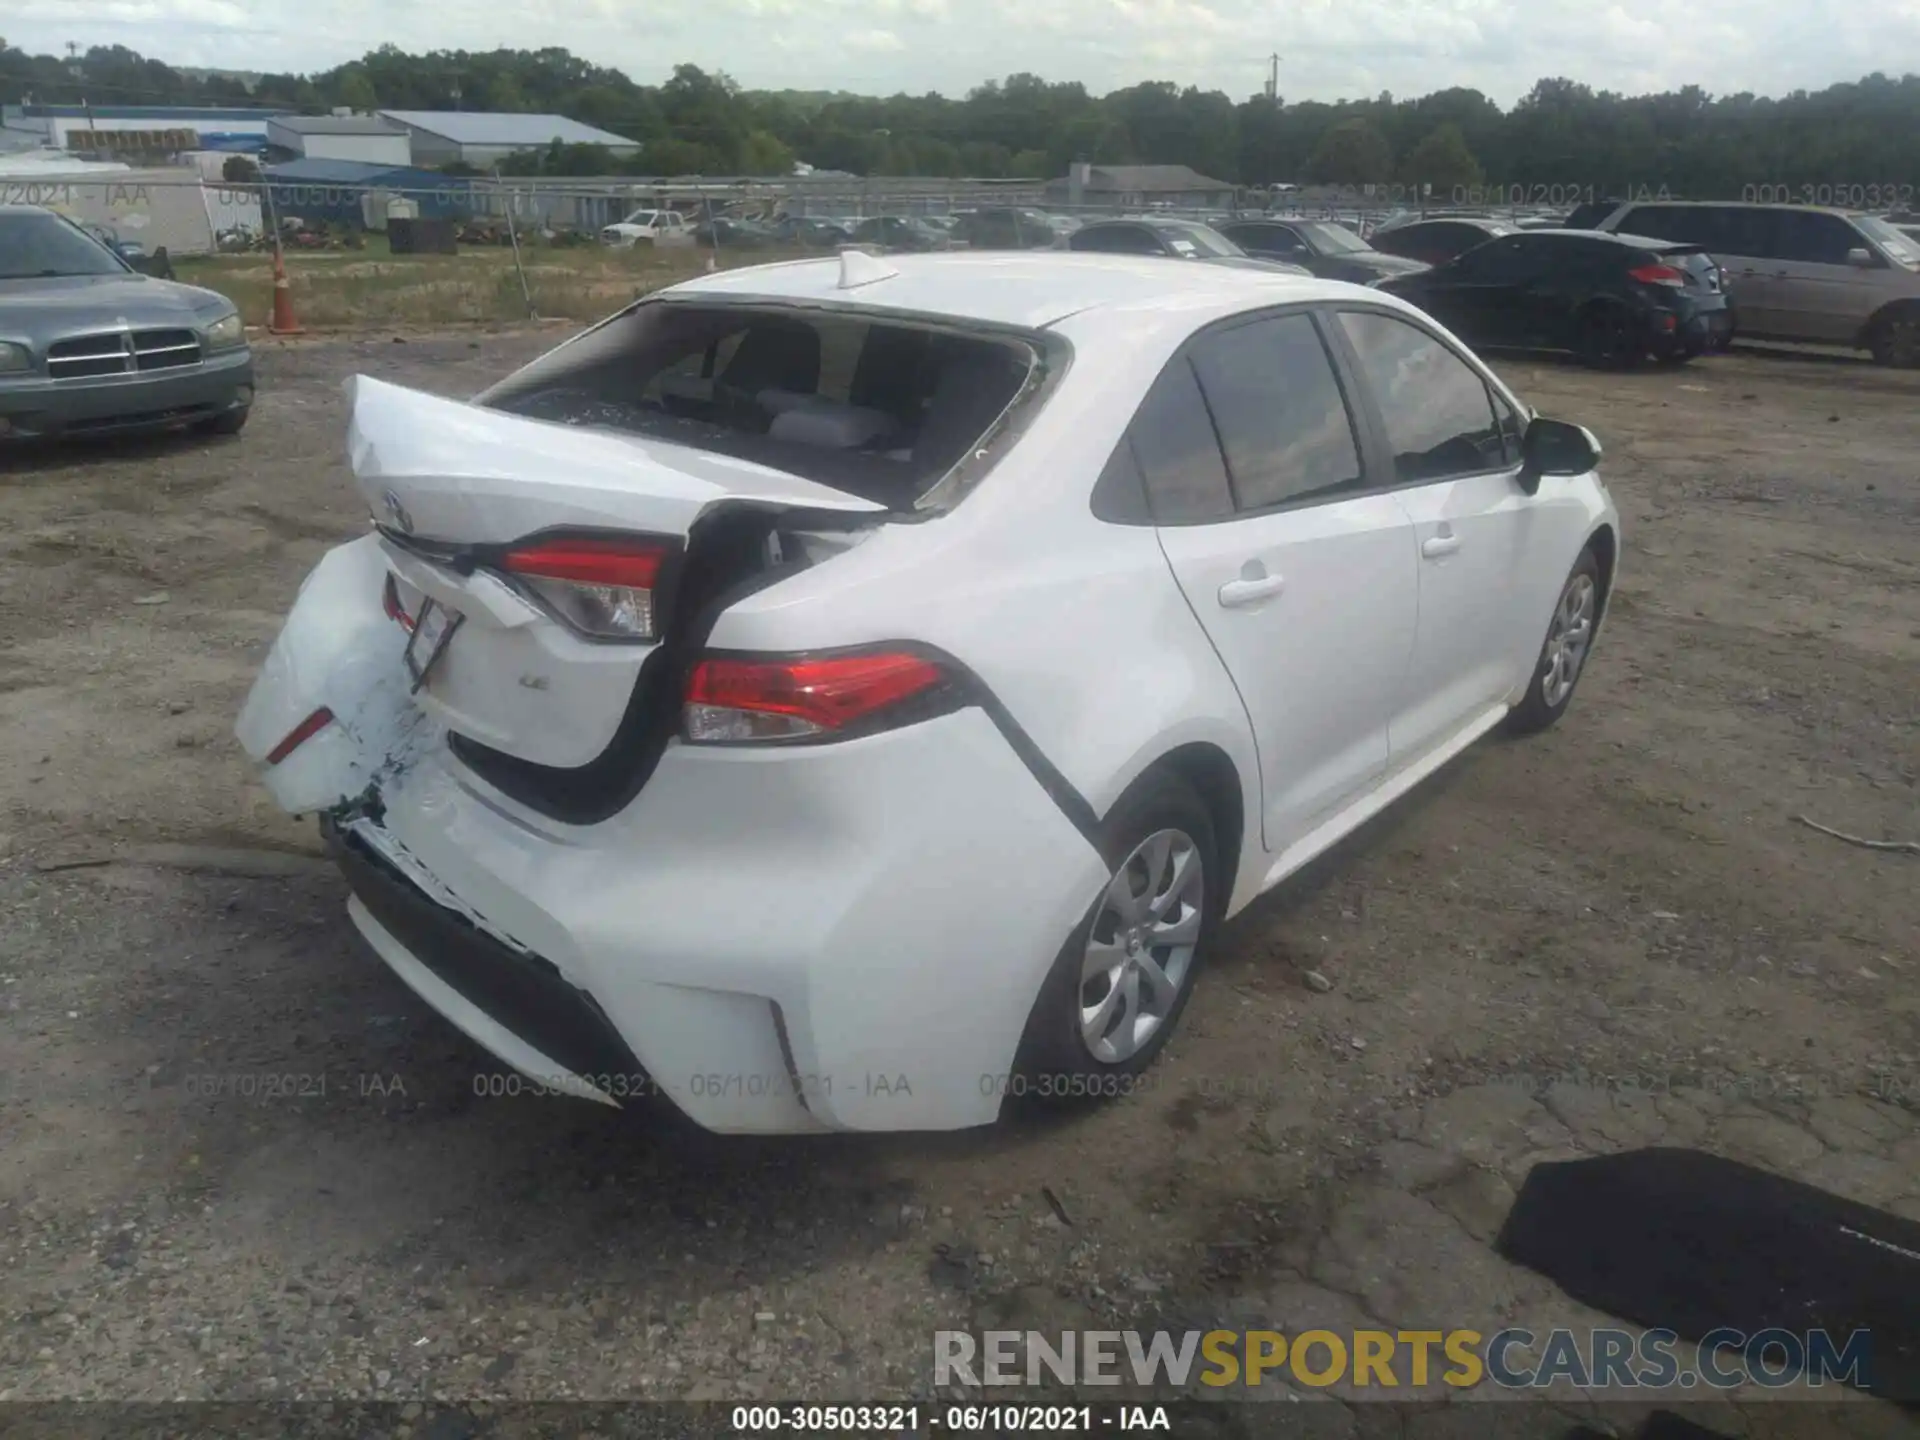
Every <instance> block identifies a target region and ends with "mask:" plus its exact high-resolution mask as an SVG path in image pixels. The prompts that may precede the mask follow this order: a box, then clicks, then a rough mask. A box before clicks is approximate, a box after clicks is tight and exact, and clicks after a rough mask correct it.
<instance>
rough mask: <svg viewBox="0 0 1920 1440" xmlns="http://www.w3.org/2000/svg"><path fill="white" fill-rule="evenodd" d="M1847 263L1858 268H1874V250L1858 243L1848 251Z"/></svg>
mask: <svg viewBox="0 0 1920 1440" xmlns="http://www.w3.org/2000/svg"><path fill="white" fill-rule="evenodd" d="M1847 264H1849V265H1851V266H1853V268H1854V269H1856V270H1871V269H1873V252H1872V251H1871V250H1869V249H1867V247H1866V246H1864V245H1856V246H1854V247H1853V249H1851V250H1849V251H1847Z"/></svg>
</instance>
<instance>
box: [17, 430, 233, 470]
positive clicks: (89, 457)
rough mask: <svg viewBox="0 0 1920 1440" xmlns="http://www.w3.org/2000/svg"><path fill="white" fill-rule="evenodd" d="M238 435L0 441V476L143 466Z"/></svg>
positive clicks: (186, 432)
mask: <svg viewBox="0 0 1920 1440" xmlns="http://www.w3.org/2000/svg"><path fill="white" fill-rule="evenodd" d="M238 440H239V437H238V436H234V435H210V434H206V433H204V432H202V431H198V430H191V429H182V430H160V431H141V432H136V433H132V434H122V435H76V436H69V437H63V438H61V439H58V440H13V441H0V477H7V476H18V475H37V474H46V473H47V472H49V471H55V470H74V469H80V468H88V469H91V468H93V467H95V466H100V465H144V464H151V463H153V462H154V461H156V460H164V459H169V458H177V457H178V456H179V455H180V454H181V453H182V452H184V451H190V450H193V449H196V448H202V447H209V446H215V445H231V444H235V443H237V442H238Z"/></svg>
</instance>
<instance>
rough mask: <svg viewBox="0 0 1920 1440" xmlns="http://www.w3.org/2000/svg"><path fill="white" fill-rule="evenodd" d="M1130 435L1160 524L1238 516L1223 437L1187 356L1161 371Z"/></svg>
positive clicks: (1134, 452) (1181, 356)
mask: <svg viewBox="0 0 1920 1440" xmlns="http://www.w3.org/2000/svg"><path fill="white" fill-rule="evenodd" d="M1127 434H1128V438H1129V441H1130V443H1131V444H1132V446H1133V455H1134V459H1135V460H1136V461H1137V462H1138V463H1139V466H1140V473H1141V474H1142V475H1143V476H1144V477H1145V478H1146V483H1147V504H1148V506H1149V507H1150V508H1151V510H1152V511H1153V518H1154V520H1155V522H1156V523H1158V524H1161V525H1192V524H1196V523H1198V522H1201V521H1206V520H1225V519H1229V518H1230V517H1231V516H1232V515H1233V496H1232V492H1231V491H1229V490H1228V488H1227V472H1226V468H1225V467H1224V466H1223V465H1222V464H1221V463H1220V442H1219V441H1218V440H1217V439H1216V438H1215V437H1214V433H1213V422H1212V421H1211V420H1209V419H1208V418H1207V406H1206V402H1205V401H1204V400H1202V399H1201V398H1200V387H1199V385H1198V384H1197V383H1196V382H1195V381H1194V378H1193V366H1192V365H1191V364H1190V363H1189V362H1188V360H1187V358H1186V356H1184V355H1180V356H1175V357H1174V359H1173V361H1172V363H1170V364H1169V365H1168V366H1167V368H1166V369H1165V370H1163V371H1161V372H1160V378H1159V379H1158V380H1156V381H1154V383H1153V389H1151V390H1150V391H1148V392H1147V398H1146V399H1145V400H1144V401H1143V402H1142V403H1141V406H1140V413H1139V414H1138V415H1136V416H1134V417H1133V425H1132V426H1131V427H1130V428H1129V430H1128V432H1127Z"/></svg>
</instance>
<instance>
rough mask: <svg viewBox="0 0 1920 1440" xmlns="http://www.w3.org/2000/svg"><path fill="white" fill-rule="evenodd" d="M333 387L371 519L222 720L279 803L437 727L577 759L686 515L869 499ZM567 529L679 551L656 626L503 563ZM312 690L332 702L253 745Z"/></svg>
mask: <svg viewBox="0 0 1920 1440" xmlns="http://www.w3.org/2000/svg"><path fill="white" fill-rule="evenodd" d="M349 393H350V397H351V400H352V404H353V419H352V425H351V428H350V431H349V439H348V449H349V454H350V458H351V460H352V464H353V471H354V476H355V479H356V481H357V482H358V484H359V486H360V489H361V491H362V493H363V494H364V495H365V497H366V500H367V504H368V506H369V508H370V509H371V510H372V512H373V515H374V519H375V521H376V523H377V524H378V525H379V526H380V527H381V533H379V534H378V535H369V536H366V537H365V538H363V539H361V540H357V541H354V542H352V543H351V544H348V545H344V546H341V547H339V548H337V549H335V550H333V551H330V552H329V553H328V554H327V555H326V556H325V557H324V558H323V559H322V560H321V562H320V564H319V565H318V566H317V567H316V568H315V570H314V572H313V573H312V574H311V575H310V576H308V578H307V580H306V581H305V582H304V583H303V584H302V586H301V590H300V594H299V596H298V598H297V599H296V600H295V602H294V606H293V609H292V611H291V613H290V614H289V615H288V617H287V620H286V623H285V624H284V626H283V627H282V630H281V633H280V636H279V638H278V639H277V640H276V641H275V642H274V647H273V650H272V652H271V653H270V655H269V656H268V658H267V661H266V664H265V665H264V666H263V667H262V669H261V673H260V675H259V677H258V678H257V679H256V680H255V682H254V686H253V689H252V691H251V693H250V694H249V695H248V697H247V701H246V705H245V706H244V708H243V709H242V712H241V715H240V719H239V722H238V724H237V726H236V733H237V735H238V737H239V739H240V741H241V744H242V746H243V747H244V748H245V749H246V751H247V753H248V754H249V755H250V756H251V757H252V758H253V759H254V760H255V761H256V762H258V763H260V764H261V765H262V766H263V767H264V768H265V770H266V778H267V783H268V786H269V788H270V789H271V790H272V791H273V792H274V795H275V797H276V799H278V800H279V802H280V803H281V804H282V805H283V806H284V807H285V808H287V809H288V810H290V811H293V812H295V813H305V812H309V811H316V810H325V809H329V808H332V807H333V806H335V805H338V804H341V803H343V802H347V801H352V800H355V799H357V798H358V797H359V796H360V795H362V794H363V793H364V792H365V791H366V790H367V789H368V787H369V786H370V785H375V784H377V782H378V781H379V778H380V776H381V775H382V774H383V773H385V772H386V771H389V770H391V769H392V768H393V767H395V766H396V765H403V764H404V763H406V757H407V756H408V755H410V754H412V753H413V752H414V750H415V749H416V748H417V747H418V746H419V745H421V744H425V743H438V741H439V739H440V737H441V736H442V735H443V733H444V732H445V731H448V730H451V731H453V732H455V733H456V734H458V735H461V736H465V737H467V738H468V739H471V740H473V741H477V742H478V743H479V744H481V745H483V746H486V747H488V748H489V749H490V750H493V751H497V752H499V753H501V754H503V755H505V756H508V757H512V758H513V759H516V760H520V761H526V762H528V763H530V764H533V765H536V766H546V767H554V768H556V769H560V770H567V769H572V768H576V767H582V766H585V765H587V764H588V763H589V762H591V761H593V760H595V759H596V758H597V757H599V756H600V755H601V753H602V752H603V751H605V750H606V749H607V747H608V745H609V744H610V742H612V740H613V739H614V737H615V734H616V732H617V731H618V730H619V728H620V725H621V722H622V720H623V718H624V717H625V716H626V714H627V709H628V705H629V702H630V701H631V700H632V699H633V696H634V691H635V686H636V683H637V682H638V680H639V677H640V673H641V668H642V666H643V665H644V664H645V663H646V661H647V658H648V657H649V656H650V655H652V654H654V653H655V652H656V651H657V650H659V649H660V648H661V645H662V644H663V641H664V629H663V627H664V626H665V625H667V624H670V623H671V617H672V614H673V605H672V601H673V593H672V592H673V591H674V590H675V589H677V588H681V587H684V586H686V585H687V583H688V579H689V569H690V567H692V566H694V565H696V564H698V563H699V561H700V550H699V544H698V538H699V534H700V527H701V523H702V521H703V520H705V519H706V518H707V517H709V516H712V515H714V514H715V513H716V512H717V511H720V510H722V509H723V508H727V507H734V508H736V509H737V508H743V507H744V508H751V509H757V510H760V511H763V512H769V513H778V512H784V511H793V512H804V513H806V514H807V515H809V516H816V517H817V516H821V515H823V514H825V515H828V516H829V517H830V516H831V515H833V514H836V513H837V514H842V515H845V516H847V517H848V519H849V521H852V522H855V523H858V521H859V520H860V519H861V518H862V517H864V516H866V515H870V514H881V513H884V508H883V507H881V506H879V505H876V504H874V503H872V502H871V501H867V500H862V499H859V498H857V497H855V496H852V495H848V494H845V493H843V492H841V491H838V490H834V489H831V488H830V487H828V486H825V485H820V484H817V483H815V482H813V481H809V480H804V479H801V478H799V477H798V476H794V475H789V474H786V473H785V472H782V471H778V470H773V469H769V468H767V467H766V466H762V465H755V464H752V463H751V462H747V461H740V460H735V459H732V458H730V457H726V456H717V455H710V454H706V453H704V452H700V451H694V450H689V449H686V448H684V447H681V446H674V445H667V444H662V443H660V442H658V441H653V440H649V439H646V438H643V437H637V436H626V435H616V434H607V433H603V432H599V431H594V430H587V429H580V428H576V427H572V426H566V425H556V424H550V423H547V422H544V421H538V420H527V419H522V418H520V417H517V416H513V415H508V414H505V413H503V412H499V411H494V410H487V409H483V408H481V407H479V406H475V405H469V404H465V403H462V402H460V401H455V400H446V399H442V398H439V397H437V396H432V395H427V394H424V393H422V392H420V391H416V390H409V389H406V388H404V387H402V386H398V385H392V384H388V383H386V382H385V381H380V380H374V379H370V378H368V377H366V376H358V377H355V379H354V380H353V381H351V382H350V390H349ZM582 534H584V535H588V536H593V537H600V538H603V539H604V538H607V537H612V538H614V539H616V540H622V541H623V542H624V539H626V538H635V539H640V540H647V539H649V538H650V539H651V540H653V541H657V542H660V543H662V544H664V545H666V546H669V547H672V548H673V549H674V550H675V551H676V553H677V561H678V563H675V564H673V565H670V566H667V567H665V568H664V569H663V570H662V572H661V575H660V578H659V579H658V581H656V582H655V583H656V588H657V589H658V590H660V591H661V592H662V593H660V594H658V595H656V596H655V602H656V604H655V614H656V615H657V616H661V617H663V618H662V619H661V620H660V621H659V622H657V629H658V630H659V633H656V636H655V638H653V639H650V640H609V639H605V638H594V637H592V636H590V635H587V634H584V633H582V632H581V631H580V630H578V629H577V628H575V627H574V626H573V625H570V624H569V623H568V622H567V621H566V620H564V619H562V618H561V617H560V616H559V615H558V614H557V613H556V611H555V610H554V609H553V608H552V606H551V605H550V604H549V603H547V602H546V601H545V600H543V599H542V598H541V596H540V595H539V594H538V593H537V592H536V591H535V590H534V589H532V588H530V587H528V586H527V585H526V584H524V583H522V581H521V579H520V578H519V577H516V576H514V575H511V574H509V573H507V572H506V570H505V569H504V568H502V565H501V563H500V557H501V556H502V555H503V554H504V553H505V552H506V551H507V550H509V549H510V548H512V547H514V546H515V544H516V542H522V541H525V540H527V539H528V538H529V537H533V536H541V537H550V536H555V535H558V536H567V535H582ZM708 588H711V587H708ZM429 602H431V604H432V605H433V606H434V607H437V608H439V609H440V610H441V611H442V613H443V614H451V615H457V616H458V617H459V620H458V624H457V625H456V626H453V627H452V628H451V633H450V636H449V638H448V639H447V641H446V644H445V646H444V648H442V649H441V650H440V651H439V654H438V658H437V659H436V660H435V661H434V663H433V664H432V665H431V666H430V667H429V668H428V669H427V670H426V672H425V675H424V678H420V677H419V676H418V675H417V674H416V673H415V671H414V670H413V669H410V668H409V665H408V659H407V652H408V645H409V641H410V639H411V638H412V636H413V632H414V631H415V630H416V628H419V629H422V630H424V631H429V632H433V631H437V629H438V628H439V624H438V622H437V621H431V622H429V623H428V624H427V625H424V626H423V625H422V624H421V621H422V617H423V614H424V613H425V612H426V610H427V608H428V603H429ZM419 648H420V647H416V649H419ZM416 658H424V656H417V657H416ZM322 709H325V710H327V711H329V712H330V713H331V715H332V717H333V719H332V720H331V721H330V722H329V723H327V724H325V725H323V726H321V727H320V728H319V729H318V730H317V731H316V732H315V733H314V734H313V735H311V736H310V737H309V738H307V739H305V740H304V741H302V742H301V743H300V744H299V745H298V746H297V747H296V748H295V749H294V750H293V751H292V752H291V753H289V754H287V755H286V756H285V757H283V758H282V759H281V760H280V761H279V762H278V763H269V757H270V756H271V755H272V754H273V752H274V751H275V749H276V747H278V746H280V745H281V744H282V743H283V742H284V741H285V740H286V738H287V737H288V736H289V734H291V733H292V732H293V731H294V730H295V729H296V728H297V727H298V726H300V725H301V724H302V723H303V722H305V721H306V720H308V719H309V717H311V716H313V715H314V714H315V713H316V712H318V711H320V710H322Z"/></svg>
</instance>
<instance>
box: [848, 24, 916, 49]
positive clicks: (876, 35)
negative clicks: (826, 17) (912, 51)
mask: <svg viewBox="0 0 1920 1440" xmlns="http://www.w3.org/2000/svg"><path fill="white" fill-rule="evenodd" d="M841 43H842V44H844V45H845V46H846V47H847V48H848V49H849V50H860V51H865V52H867V53H869V54H881V53H884V52H890V51H894V50H904V49H906V48H907V42H906V41H904V40H902V39H901V38H900V37H899V36H898V35H896V34H894V33H893V31H891V30H855V31H854V32H853V33H852V34H850V35H845V36H842V37H841Z"/></svg>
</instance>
